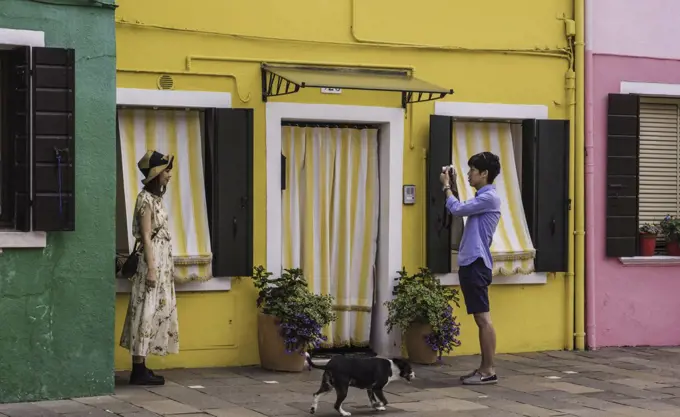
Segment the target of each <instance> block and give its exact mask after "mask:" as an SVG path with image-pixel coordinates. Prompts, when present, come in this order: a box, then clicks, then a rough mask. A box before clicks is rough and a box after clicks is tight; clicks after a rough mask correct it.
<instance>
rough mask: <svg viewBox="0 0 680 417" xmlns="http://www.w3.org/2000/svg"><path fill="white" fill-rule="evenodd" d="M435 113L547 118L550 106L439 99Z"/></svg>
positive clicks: (481, 117) (508, 117) (495, 118)
mask: <svg viewBox="0 0 680 417" xmlns="http://www.w3.org/2000/svg"><path fill="white" fill-rule="evenodd" d="M434 114H437V115H440V116H452V117H459V118H471V119H485V120H497V119H547V118H548V106H544V105H541V104H501V103H468V102H455V101H441V102H440V101H438V102H435V103H434Z"/></svg>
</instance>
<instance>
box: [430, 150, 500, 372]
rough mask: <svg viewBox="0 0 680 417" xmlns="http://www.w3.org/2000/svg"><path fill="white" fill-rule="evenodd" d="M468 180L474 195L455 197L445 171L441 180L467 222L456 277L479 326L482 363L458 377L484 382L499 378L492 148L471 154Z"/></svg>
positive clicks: (450, 206)
mask: <svg viewBox="0 0 680 417" xmlns="http://www.w3.org/2000/svg"><path fill="white" fill-rule="evenodd" d="M468 166H469V167H470V170H469V171H468V174H467V176H468V182H469V183H470V186H472V187H473V188H475V189H476V190H477V193H476V194H475V196H474V198H472V199H470V200H467V201H458V199H456V197H454V195H453V192H452V191H451V187H455V186H456V182H455V179H456V173H455V171H453V184H451V183H450V177H449V174H448V172H443V173H442V174H441V176H440V180H441V182H442V185H443V191H444V192H445V193H446V209H447V210H448V211H449V212H450V213H451V214H452V215H454V216H465V217H467V222H466V224H465V230H464V231H463V238H462V240H461V242H460V250H459V251H458V265H459V268H458V278H459V280H460V288H461V290H462V291H463V298H464V300H465V305H466V307H467V312H468V314H472V315H473V316H474V318H475V322H476V323H477V327H478V328H479V344H480V347H481V351H482V364H481V365H480V367H479V369H476V370H474V371H473V372H471V373H469V374H467V375H464V376H462V377H461V380H462V381H463V384H465V385H486V384H495V383H497V382H498V377H497V376H496V372H495V370H494V361H493V357H494V354H495V351H496V331H495V330H494V328H493V324H492V323H491V313H490V309H489V291H488V287H489V285H490V284H491V277H492V274H491V271H492V269H493V258H492V257H491V241H492V239H493V234H494V232H495V231H496V227H497V226H498V221H499V220H500V218H501V201H500V198H499V197H498V194H497V193H496V186H495V185H493V181H494V180H495V179H496V177H497V176H498V174H499V173H500V172H501V163H500V161H499V159H498V156H496V155H494V154H492V153H491V152H482V153H478V154H476V155H473V156H472V158H470V160H469V161H468Z"/></svg>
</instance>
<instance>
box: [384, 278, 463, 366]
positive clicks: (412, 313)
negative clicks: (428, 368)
mask: <svg viewBox="0 0 680 417" xmlns="http://www.w3.org/2000/svg"><path fill="white" fill-rule="evenodd" d="M398 273H399V277H398V278H395V281H397V284H396V285H395V286H394V291H393V295H394V298H393V299H392V300H390V301H387V302H385V306H387V311H388V316H387V320H386V321H385V325H386V326H387V331H388V332H392V330H393V329H394V328H395V327H397V328H399V329H400V330H401V331H402V332H405V331H406V330H407V329H408V328H409V326H411V324H413V323H419V324H429V325H430V327H432V333H430V334H428V335H426V336H425V343H427V345H428V346H429V347H430V348H431V349H432V350H433V351H435V352H437V353H438V354H439V358H440V359H441V357H442V354H443V353H448V352H451V351H452V350H453V349H454V348H456V347H458V346H460V344H461V342H460V340H459V339H458V337H459V336H460V324H459V323H458V322H457V321H456V317H455V316H454V315H453V306H452V303H453V304H455V305H456V307H459V306H460V305H459V297H458V291H457V290H455V289H453V288H448V287H445V286H443V285H442V284H441V283H440V282H439V279H437V278H436V277H435V276H434V275H433V274H432V272H430V270H429V269H427V268H420V269H419V271H418V272H417V273H416V274H413V275H409V274H408V273H407V272H406V269H405V268H402V270H401V271H399V272H398Z"/></svg>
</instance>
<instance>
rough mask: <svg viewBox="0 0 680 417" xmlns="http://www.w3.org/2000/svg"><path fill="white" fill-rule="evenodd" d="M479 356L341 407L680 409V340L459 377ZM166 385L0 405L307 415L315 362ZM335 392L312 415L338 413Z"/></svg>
mask: <svg viewBox="0 0 680 417" xmlns="http://www.w3.org/2000/svg"><path fill="white" fill-rule="evenodd" d="M478 362H479V357H478V356H466V357H453V358H445V359H444V360H443V361H442V363H439V364H437V365H433V366H415V367H414V368H415V373H416V379H415V380H414V381H413V383H411V384H407V383H402V382H395V383H392V384H390V385H389V386H388V387H387V389H386V390H385V395H386V397H387V399H388V401H389V405H388V407H387V410H386V411H383V412H377V411H374V410H373V409H371V407H370V406H369V404H368V399H367V396H366V392H365V391H360V390H356V389H352V390H350V392H349V395H348V396H347V400H346V401H345V406H344V408H345V410H347V411H349V412H351V413H352V415H354V416H375V415H385V416H390V417H444V416H447V417H449V416H453V417H459V416H460V417H517V416H528V417H552V416H581V417H601V416H611V417H617V416H619V417H620V416H630V417H646V416H657V417H672V416H678V417H680V348H678V347H664V348H611V349H603V350H598V351H589V352H568V351H555V352H530V353H521V354H503V355H498V358H497V371H498V374H499V377H500V382H499V384H498V385H491V386H476V387H474V386H463V385H461V382H460V381H459V379H458V377H459V375H461V374H463V373H466V372H468V371H469V370H471V369H472V368H474V367H475V365H477V364H478ZM159 373H161V374H162V375H164V376H165V378H166V381H167V383H166V385H165V386H162V387H146V388H145V387H131V386H128V385H127V383H126V381H127V378H128V376H129V374H127V373H119V374H117V375H116V390H115V393H113V394H112V395H109V396H101V397H88V398H75V399H65V400H57V401H44V402H37V403H23V404H0V417H85V416H87V417H159V416H170V417H199V416H200V417H269V416H286V417H288V416H291V417H292V416H309V415H310V414H309V406H310V403H311V399H312V394H313V393H314V392H315V391H316V390H317V389H318V387H319V384H320V380H321V371H318V370H314V371H312V372H308V371H304V372H302V373H275V372H268V371H265V370H263V369H261V368H259V367H241V368H209V369H173V370H166V371H163V372H159ZM334 401H335V395H334V394H330V395H327V396H325V397H322V399H321V401H320V403H319V408H318V410H317V413H316V415H315V416H339V414H338V413H337V412H336V411H335V410H334V409H333V405H332V404H333V402H334Z"/></svg>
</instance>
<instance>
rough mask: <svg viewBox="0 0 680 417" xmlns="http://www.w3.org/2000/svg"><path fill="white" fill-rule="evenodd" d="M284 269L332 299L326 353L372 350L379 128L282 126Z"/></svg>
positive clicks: (377, 212)
mask: <svg viewBox="0 0 680 417" xmlns="http://www.w3.org/2000/svg"><path fill="white" fill-rule="evenodd" d="M282 129H283V131H282V138H283V144H282V146H283V153H284V155H285V156H286V158H287V163H286V177H287V182H286V184H287V187H286V190H284V191H283V192H282V200H281V204H282V219H281V222H282V226H283V228H282V229H283V245H282V251H283V254H282V255H283V267H284V268H302V269H303V272H304V274H305V277H306V278H307V282H308V283H309V287H310V290H311V291H313V292H315V293H317V294H331V295H332V296H333V297H334V299H335V301H334V303H335V310H336V313H337V314H338V320H337V321H336V322H335V323H332V324H331V325H330V326H328V327H327V328H326V329H324V334H325V335H326V336H327V337H328V342H327V343H326V345H325V347H341V346H368V344H369V340H370V333H371V309H372V305H373V291H374V282H373V279H374V275H375V257H376V251H377V239H378V215H379V201H378V199H379V192H380V188H379V179H378V131H377V129H362V130H359V129H340V128H310V127H291V126H286V127H282Z"/></svg>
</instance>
